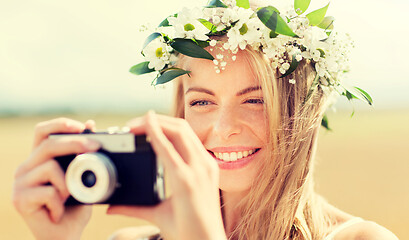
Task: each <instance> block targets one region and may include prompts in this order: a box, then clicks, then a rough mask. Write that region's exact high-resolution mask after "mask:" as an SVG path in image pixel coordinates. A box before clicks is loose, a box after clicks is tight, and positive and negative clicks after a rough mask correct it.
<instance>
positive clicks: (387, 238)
mask: <svg viewBox="0 0 409 240" xmlns="http://www.w3.org/2000/svg"><path fill="white" fill-rule="evenodd" d="M336 239H337V240H347V239H348V240H351V239H354V240H398V238H397V237H396V236H395V234H393V233H392V232H391V231H389V230H388V229H386V228H385V227H382V226H381V225H379V224H377V223H375V222H372V221H363V222H360V223H356V224H354V225H352V226H350V227H348V228H346V229H344V230H343V231H341V232H339V234H337V237H336Z"/></svg>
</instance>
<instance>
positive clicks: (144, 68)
mask: <svg viewBox="0 0 409 240" xmlns="http://www.w3.org/2000/svg"><path fill="white" fill-rule="evenodd" d="M148 65H149V62H142V63H139V64H137V65H135V66H132V67H131V69H129V71H130V72H131V73H133V74H136V75H141V74H145V73H150V72H154V71H155V69H152V68H149V67H148Z"/></svg>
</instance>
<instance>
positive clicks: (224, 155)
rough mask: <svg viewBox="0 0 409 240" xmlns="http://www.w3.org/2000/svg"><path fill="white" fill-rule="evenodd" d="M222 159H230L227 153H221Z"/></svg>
mask: <svg viewBox="0 0 409 240" xmlns="http://www.w3.org/2000/svg"><path fill="white" fill-rule="evenodd" d="M222 160H224V161H230V154H229V153H223V158H222Z"/></svg>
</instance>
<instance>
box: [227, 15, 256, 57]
mask: <svg viewBox="0 0 409 240" xmlns="http://www.w3.org/2000/svg"><path fill="white" fill-rule="evenodd" d="M238 14H241V15H243V17H250V16H251V15H249V14H248V13H247V11H246V9H243V8H239V11H238ZM262 27H263V26H262V23H261V21H260V20H259V19H258V18H257V17H254V18H248V19H247V20H246V18H244V19H243V18H240V20H239V21H238V22H237V23H236V25H235V26H234V27H232V28H231V29H230V30H229V31H228V33H227V37H228V38H229V40H228V41H229V44H230V50H234V49H236V48H237V47H239V48H240V49H242V50H244V49H245V48H246V46H247V45H251V46H252V47H254V48H256V47H257V46H259V45H260V40H261V35H262V32H261V31H260V29H261V28H262Z"/></svg>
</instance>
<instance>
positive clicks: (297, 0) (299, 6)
mask: <svg viewBox="0 0 409 240" xmlns="http://www.w3.org/2000/svg"><path fill="white" fill-rule="evenodd" d="M310 2H311V0H294V10H295V12H296V13H297V14H298V15H300V14H302V13H305V11H307V9H308V6H310Z"/></svg>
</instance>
